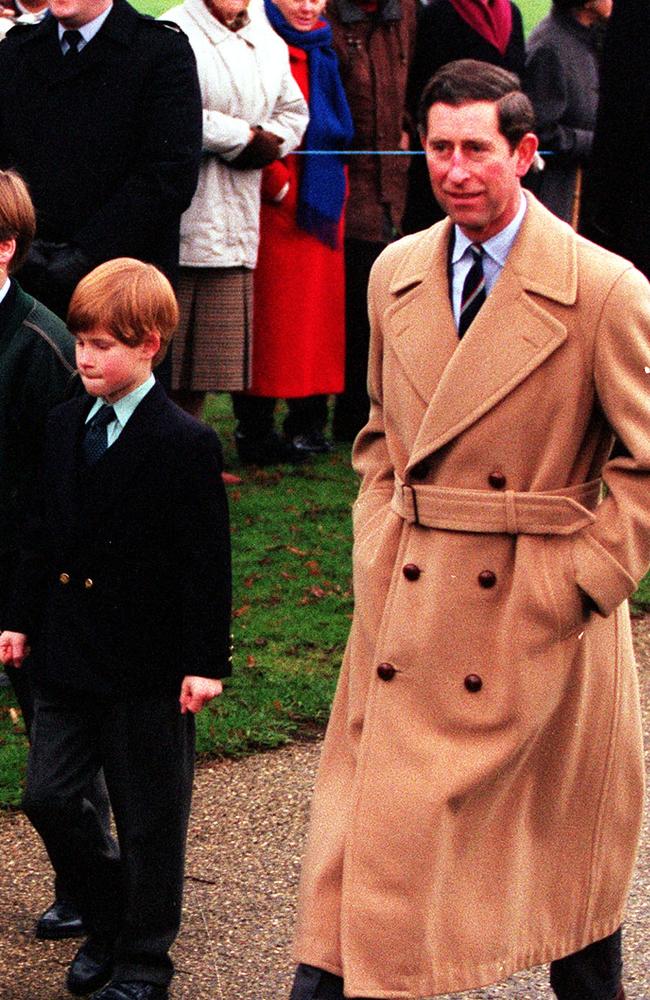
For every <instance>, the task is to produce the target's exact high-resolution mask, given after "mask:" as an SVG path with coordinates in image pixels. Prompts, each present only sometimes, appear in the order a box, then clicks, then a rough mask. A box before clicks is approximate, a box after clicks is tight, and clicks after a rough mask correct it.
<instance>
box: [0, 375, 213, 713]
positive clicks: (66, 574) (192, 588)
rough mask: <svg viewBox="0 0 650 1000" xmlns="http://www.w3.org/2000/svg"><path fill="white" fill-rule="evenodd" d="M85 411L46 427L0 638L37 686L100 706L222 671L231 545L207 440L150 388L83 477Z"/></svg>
mask: <svg viewBox="0 0 650 1000" xmlns="http://www.w3.org/2000/svg"><path fill="white" fill-rule="evenodd" d="M91 405H92V401H91V400H89V399H88V398H87V397H86V398H85V399H75V400H71V401H70V402H68V403H64V404H63V405H61V406H59V407H56V409H55V410H53V411H52V414H51V415H50V419H49V421H48V427H47V435H46V442H45V454H44V463H43V470H42V478H41V488H40V499H39V503H38V505H37V509H36V510H35V511H34V516H33V518H32V523H31V525H30V527H29V531H28V532H27V533H26V538H27V541H26V545H25V550H24V551H23V554H22V560H21V565H20V568H19V570H18V575H17V580H16V586H15V589H14V594H13V597H12V599H11V601H10V605H9V608H8V609H7V610H6V612H5V621H4V622H3V625H4V627H5V628H8V629H11V630H13V631H19V632H25V633H26V634H27V635H28V636H29V637H30V640H31V641H32V646H33V656H32V661H31V669H32V670H33V672H34V675H35V679H36V680H37V682H39V683H40V684H41V685H42V686H45V687H50V688H51V687H54V688H56V689H57V690H58V689H61V690H63V691H65V692H68V693H74V692H85V693H87V694H90V695H93V696H96V697H102V698H121V697H128V695H129V693H131V692H143V693H144V692H150V693H155V692H156V691H160V692H161V693H163V692H164V693H173V692H175V691H180V682H181V679H182V677H183V676H185V675H187V674H192V675H198V676H203V677H222V676H225V675H227V674H229V673H230V655H229V653H230V649H229V647H230V639H229V635H230V535H229V527H228V511H227V501H226V496H225V491H224V488H223V485H222V482H221V476H220V471H221V448H220V445H219V441H218V438H217V436H216V434H215V433H214V431H212V430H210V428H208V427H206V426H205V425H204V424H202V423H199V422H198V421H196V420H194V419H193V418H192V417H189V416H188V415H187V414H186V413H184V412H183V411H182V410H180V409H179V408H178V407H177V406H176V405H175V404H174V403H172V402H171V401H170V400H169V399H168V398H167V396H166V394H165V392H164V390H163V389H161V387H160V386H159V385H158V384H156V385H155V387H154V388H153V389H151V391H150V392H149V393H148V394H147V395H146V396H145V398H144V399H143V401H142V402H141V403H140V404H139V406H138V407H137V409H136V410H135V412H134V413H133V415H132V417H131V418H130V420H129V421H128V423H127V424H126V426H125V428H124V430H123V431H122V433H121V434H120V436H119V438H118V439H117V440H116V441H115V443H114V444H113V445H111V447H110V448H108V450H107V451H106V452H105V453H104V455H103V456H102V458H100V459H99V461H98V462H97V463H96V464H95V465H94V466H92V467H91V468H90V469H88V468H86V467H85V465H84V463H83V460H82V459H81V447H80V440H81V438H82V436H83V433H84V422H85V418H86V416H87V414H88V411H89V408H90V406H91Z"/></svg>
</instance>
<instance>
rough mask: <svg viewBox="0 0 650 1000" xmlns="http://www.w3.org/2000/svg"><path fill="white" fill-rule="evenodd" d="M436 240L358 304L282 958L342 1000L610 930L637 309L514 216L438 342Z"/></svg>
mask: <svg viewBox="0 0 650 1000" xmlns="http://www.w3.org/2000/svg"><path fill="white" fill-rule="evenodd" d="M449 231H450V224H449V222H448V221H445V222H442V223H439V224H438V225H437V226H434V227H433V228H432V229H430V230H428V231H426V232H424V233H419V234H416V235H415V236H410V237H407V238H406V239H404V240H402V241H400V242H398V243H396V244H393V245H392V246H391V247H389V248H388V249H387V250H386V251H385V252H384V253H383V254H382V256H381V257H380V259H379V261H378V262H377V264H376V266H375V269H374V271H373V275H372V279H371V285H370V293H369V297H370V314H371V323H372V331H373V333H372V346H371V358H370V368H369V380H370V395H371V402H372V409H371V414H370V419H369V422H368V424H367V426H366V427H365V429H364V430H363V431H362V432H361V434H360V436H359V438H358V439H357V443H356V447H355V454H354V460H355V467H356V469H357V470H358V471H359V472H360V473H361V474H362V476H363V483H362V487H361V493H360V496H359V499H358V500H357V503H356V505H355V510H354V522H355V523H354V527H355V545H354V587H355V599H356V608H355V616H354V622H353V625H352V631H351V634H350V640H349V643H348V648H347V651H346V655H345V659H344V664H343V668H342V672H341V677H340V681H339V686H338V690H337V694H336V698H335V702H334V707H333V711H332V717H331V721H330V724H329V728H328V731H327V737H326V740H325V747H324V751H323V757H322V763H321V767H320V771H319V777H318V783H317V788H316V793H315V797H314V802H313V808H312V823H311V831H310V838H309V845H308V849H307V855H306V859H305V863H304V868H303V878H302V886H301V900H300V912H299V921H298V930H297V939H296V945H295V956H296V958H297V959H298V960H300V961H302V962H307V963H310V964H313V965H316V966H320V967H321V968H325V969H327V970H329V971H331V972H334V973H336V974H338V975H343V976H344V980H345V988H346V996H352V997H377V998H391V1000H395V998H409V1000H410V998H416V997H417V998H419V997H430V996H432V995H436V994H440V993H447V992H452V991H460V990H465V989H469V988H472V987H477V986H481V985H485V984H487V983H490V982H493V981H495V980H498V979H501V978H504V977H506V976H507V975H509V974H510V973H511V972H513V971H514V970H516V969H521V968H524V967H528V966H532V965H534V964H536V963H539V962H547V961H549V960H551V959H553V958H559V957H561V956H563V955H565V954H568V953H571V952H573V951H576V950H578V949H580V948H582V947H583V946H585V945H586V944H588V943H589V942H591V941H593V940H596V939H598V938H601V937H604V936H606V935H608V934H610V933H612V932H613V931H614V930H615V929H616V928H617V927H618V926H619V924H620V923H621V921H622V919H623V911H624V905H625V900H626V894H627V890H628V885H629V881H630V877H631V873H632V867H633V864H634V859H635V853H636V848H637V842H638V835H639V829H640V823H641V813H642V796H643V770H642V733H641V721H640V709H639V696H638V687H637V677H636V670H635V665H634V659H633V653H632V646H631V642H630V627H629V616H628V610H627V606H626V603H625V602H626V598H627V597H629V595H630V594H631V593H632V592H633V591H634V589H635V585H636V582H637V581H638V580H639V579H640V578H641V576H642V575H643V573H644V572H645V570H646V568H647V566H648V564H649V562H650V530H649V529H650V477H649V475H648V473H649V472H650V393H649V392H648V387H649V386H650V286H649V285H648V283H647V281H646V279H645V278H643V277H642V276H641V275H640V274H639V273H638V272H636V271H635V270H634V269H633V268H632V266H631V265H630V264H628V263H627V262H626V261H623V260H621V259H620V258H617V257H613V256H612V255H611V254H609V253H607V252H606V251H604V250H601V249H600V248H598V247H596V246H594V245H592V244H589V243H587V242H586V241H585V240H582V239H581V238H579V237H577V236H576V235H575V234H574V233H573V232H572V230H571V229H570V228H569V227H568V226H566V225H565V224H564V223H562V222H560V221H559V220H558V219H556V218H555V217H554V216H551V215H550V214H549V213H548V212H547V211H546V210H545V209H544V208H542V207H541V206H540V205H539V203H537V202H535V200H534V199H532V198H529V208H528V211H527V213H526V216H525V218H524V222H523V225H522V229H521V230H520V233H519V236H518V238H517V240H516V242H515V245H514V247H513V249H512V251H511V253H510V256H509V258H508V261H507V263H506V266H505V268H504V270H503V272H502V274H501V276H500V278H499V280H498V282H497V284H496V285H495V287H494V289H493V291H492V293H491V295H490V296H489V298H488V300H487V303H486V304H485V306H484V307H483V309H482V310H481V312H480V313H479V316H478V318H477V320H476V321H475V323H474V324H473V326H472V327H471V329H470V330H469V331H468V333H467V334H466V336H465V337H464V339H463V340H462V341H461V342H460V343H459V342H458V338H457V335H456V330H455V327H454V323H453V319H452V314H451V309H450V305H449V296H448V292H447V276H446V257H447V244H448V239H449ZM612 429H613V430H615V431H616V433H617V435H618V436H619V438H620V441H621V442H622V445H619V446H617V449H616V451H615V453H614V454H615V455H616V457H612V458H609V459H608V455H609V453H610V448H611V444H612ZM601 475H602V478H603V480H604V482H605V483H606V485H607V489H608V493H607V497H606V499H604V500H603V501H602V503H600V504H599V505H598V506H596V504H597V497H598V491H599V485H600V477H601ZM577 585H579V587H580V588H582V589H583V590H584V591H585V592H586V593H587V594H588V595H590V596H591V598H592V599H593V600H594V601H595V603H596V604H597V606H598V609H599V612H600V613H599V614H596V613H592V614H591V615H589V617H588V619H585V617H584V614H583V611H582V604H581V600H580V591H579V590H578V586H577Z"/></svg>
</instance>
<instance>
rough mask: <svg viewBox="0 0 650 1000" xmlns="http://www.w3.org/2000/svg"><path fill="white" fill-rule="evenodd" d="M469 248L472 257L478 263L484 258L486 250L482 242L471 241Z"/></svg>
mask: <svg viewBox="0 0 650 1000" xmlns="http://www.w3.org/2000/svg"><path fill="white" fill-rule="evenodd" d="M469 249H470V251H471V253H472V257H473V258H474V260H475V261H476V262H477V263H478V262H479V261H481V260H483V256H484V254H485V250H484V249H483V244H482V243H470V247H469Z"/></svg>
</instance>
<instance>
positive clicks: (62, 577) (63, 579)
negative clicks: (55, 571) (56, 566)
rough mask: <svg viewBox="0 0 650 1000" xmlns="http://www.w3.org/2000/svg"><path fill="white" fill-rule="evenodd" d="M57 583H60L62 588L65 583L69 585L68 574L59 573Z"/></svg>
mask: <svg viewBox="0 0 650 1000" xmlns="http://www.w3.org/2000/svg"><path fill="white" fill-rule="evenodd" d="M59 583H62V584H63V585H64V586H65V585H66V583H70V574H69V573H59Z"/></svg>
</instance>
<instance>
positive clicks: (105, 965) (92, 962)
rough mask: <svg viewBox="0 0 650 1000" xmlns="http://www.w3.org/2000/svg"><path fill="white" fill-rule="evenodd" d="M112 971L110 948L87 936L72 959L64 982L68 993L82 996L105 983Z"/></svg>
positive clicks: (102, 942) (111, 952)
mask: <svg viewBox="0 0 650 1000" xmlns="http://www.w3.org/2000/svg"><path fill="white" fill-rule="evenodd" d="M112 971H113V951H112V949H111V948H110V947H109V946H108V945H107V944H106V943H105V942H104V941H97V940H95V939H93V938H88V940H87V941H86V942H85V943H84V944H82V946H81V948H80V949H79V951H78V952H77V954H76V955H75V957H74V958H73V959H72V964H71V965H70V968H69V969H68V977H67V979H66V983H65V984H66V986H67V988H68V990H69V991H70V993H74V994H75V996H78V997H82V996H85V995H86V994H87V993H92V992H93V991H94V990H98V989H99V988H100V987H101V986H103V985H104V983H107V982H108V980H109V979H110V978H111V972H112Z"/></svg>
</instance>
